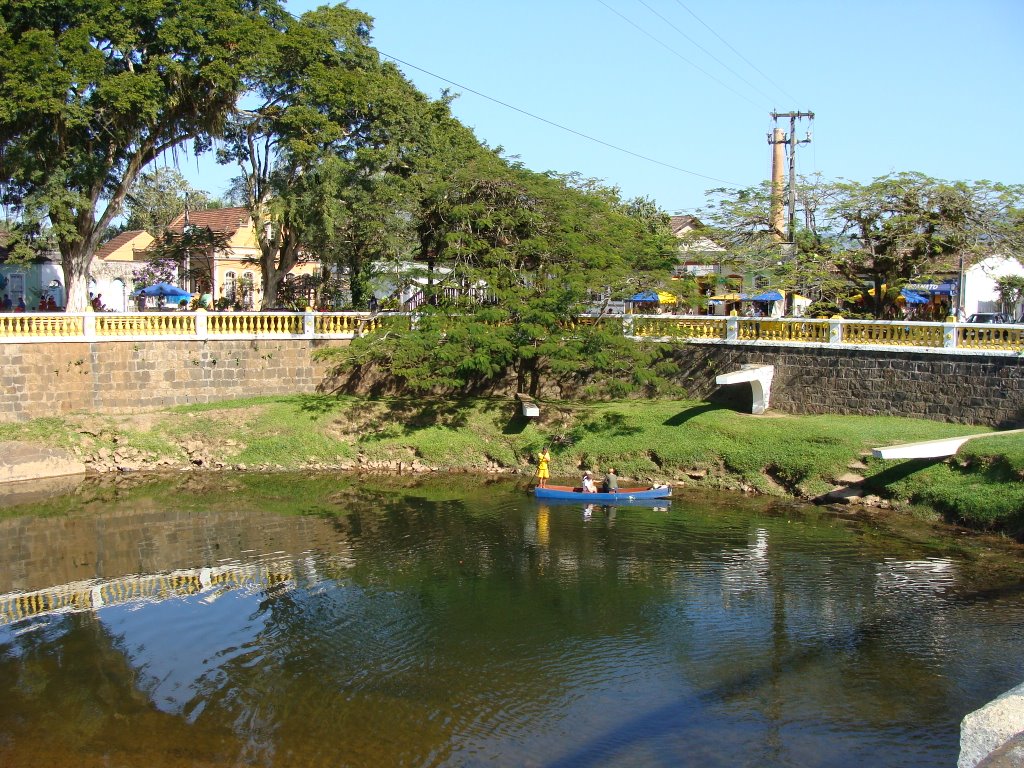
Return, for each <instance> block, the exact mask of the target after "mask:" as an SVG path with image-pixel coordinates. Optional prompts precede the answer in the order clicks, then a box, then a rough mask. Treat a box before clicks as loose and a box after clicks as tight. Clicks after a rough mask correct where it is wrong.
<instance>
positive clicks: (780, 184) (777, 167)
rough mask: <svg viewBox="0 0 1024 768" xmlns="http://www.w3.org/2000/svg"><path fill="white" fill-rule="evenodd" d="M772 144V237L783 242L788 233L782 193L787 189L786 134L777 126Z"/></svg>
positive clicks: (778, 241)
mask: <svg viewBox="0 0 1024 768" xmlns="http://www.w3.org/2000/svg"><path fill="white" fill-rule="evenodd" d="M768 141H769V143H770V144H771V145H772V212H771V225H772V237H773V238H775V242H777V243H781V242H782V239H783V237H784V236H785V234H786V219H785V217H784V216H783V213H782V195H783V191H784V189H785V187H784V184H785V182H784V180H783V178H784V177H783V170H782V166H783V163H784V162H785V158H786V146H785V145H786V134H785V133H784V132H783V130H782V129H781V128H776V129H775V130H774V131H773V132H772V134H771V135H770V136H769V137H768Z"/></svg>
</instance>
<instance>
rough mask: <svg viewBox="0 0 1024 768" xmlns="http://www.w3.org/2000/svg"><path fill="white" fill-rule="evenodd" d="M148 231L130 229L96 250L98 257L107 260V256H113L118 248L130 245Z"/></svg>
mask: <svg viewBox="0 0 1024 768" xmlns="http://www.w3.org/2000/svg"><path fill="white" fill-rule="evenodd" d="M145 231H146V230H144V229H129V230H128V231H127V232H121V233H119V234H117V235H115V236H114V237H113V238H111V239H110V240H107V242H105V243H104V244H103V245H101V246H100V247H99V248H97V249H96V257H97V258H100V259H105V258H107V256H109V255H110V254H112V253H113V252H114V251H116V250H117V249H118V248H120V247H121V246H123V245H126V244H128V243H130V242H131V241H132V240H134V239H135V238H136V237H138V236H139V235H141V234H143V233H144V232H145Z"/></svg>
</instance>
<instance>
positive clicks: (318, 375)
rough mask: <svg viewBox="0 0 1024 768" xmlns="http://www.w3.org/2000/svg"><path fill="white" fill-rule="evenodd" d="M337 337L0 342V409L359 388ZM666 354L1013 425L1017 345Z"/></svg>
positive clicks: (857, 403) (1021, 362)
mask: <svg viewBox="0 0 1024 768" xmlns="http://www.w3.org/2000/svg"><path fill="white" fill-rule="evenodd" d="M346 343H347V342H346V341H316V340H310V339H281V340H245V341H243V340H218V339H210V340H202V341H201V340H195V341H192V340H188V341H156V340H154V341H137V342H130V341H120V342H54V343H41V344H0V381H2V384H3V387H2V394H0V420H2V421H24V420H27V419H31V418H36V417H40V416H48V415H59V414H62V413H69V412H72V411H93V412H98V413H117V412H125V411H132V410H141V409H146V408H154V407H165V406H171V405H185V404H189V403H206V402H215V401H217V400H226V399H231V398H239V397H252V396H258V395H277V394H291V393H308V392H316V391H320V390H322V389H323V388H325V387H326V388H327V389H331V388H333V386H335V385H338V384H342V385H347V388H349V389H351V390H352V391H370V389H371V387H370V385H369V384H368V383H367V381H365V380H364V381H362V382H359V381H354V380H347V381H346V382H335V381H329V379H328V373H329V372H328V368H329V365H328V364H325V363H323V362H318V361H315V360H314V359H313V355H312V353H313V351H314V350H316V349H318V348H321V347H323V346H325V345H342V344H346ZM675 361H676V363H677V364H678V369H679V373H678V375H677V382H678V383H679V384H680V385H681V386H682V387H684V388H685V389H686V391H687V393H688V394H689V396H690V397H692V398H695V399H707V398H722V397H727V398H730V402H731V403H733V404H734V405H736V407H740V408H742V407H744V404H743V402H744V398H745V407H746V408H749V407H750V389H749V385H742V384H741V385H735V386H731V387H725V388H720V387H718V386H717V385H716V384H715V377H716V376H717V375H718V374H721V373H729V372H731V371H736V370H739V368H740V367H741V366H742V365H744V364H763V365H773V366H775V376H774V380H773V384H772V399H771V409H772V410H773V411H777V412H783V413H794V414H860V415H870V416H878V415H882V416H911V417H919V418H926V419H933V420H936V421H948V422H958V423H964V424H984V425H989V426H993V427H999V428H1011V427H1020V426H1024V356H1020V355H983V354H963V353H932V352H915V351H913V350H911V349H906V350H878V349H864V348H830V347H822V346H806V347H802V346H782V345H771V344H766V343H764V342H760V343H758V344H756V345H755V344H742V343H738V344H697V343H694V344H687V345H685V346H683V347H682V348H681V349H680V350H679V351H678V352H676V353H675ZM562 384H563V385H559V384H558V383H555V386H554V387H552V388H551V389H550V390H548V391H547V392H545V393H543V394H552V395H554V394H555V393H560V394H561V395H562V396H569V397H571V396H573V392H574V387H573V385H571V384H569V383H568V382H563V383H562ZM377 385H378V386H379V385H380V382H377ZM509 386H512V385H511V384H510V385H509ZM725 390H732V391H730V392H728V393H727V392H726V391H725ZM744 391H745V395H744ZM494 394H497V393H494ZM504 394H508V395H510V396H511V395H512V394H514V392H513V391H512V390H509V391H508V392H505V393H504Z"/></svg>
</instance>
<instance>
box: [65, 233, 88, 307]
mask: <svg viewBox="0 0 1024 768" xmlns="http://www.w3.org/2000/svg"><path fill="white" fill-rule="evenodd" d="M83 250H84V245H83V244H82V243H81V241H80V242H79V243H78V244H77V247H75V246H73V247H72V248H71V249H70V252H69V253H63V254H61V269H62V271H63V272H64V290H65V292H66V294H67V306H66V307H65V311H67V312H85V311H86V310H87V309H88V308H89V307H90V306H91V305H90V303H89V263H90V262H91V261H92V259H91V258H88V259H87V258H86V257H85V255H84V254H83V253H82V251H83Z"/></svg>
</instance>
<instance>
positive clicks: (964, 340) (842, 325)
mask: <svg viewBox="0 0 1024 768" xmlns="http://www.w3.org/2000/svg"><path fill="white" fill-rule="evenodd" d="M600 320H601V322H603V323H608V322H615V323H619V322H621V323H622V332H623V334H624V335H626V336H628V337H630V338H634V339H639V340H648V341H670V340H682V341H689V342H697V343H712V344H713V343H730V342H737V343H743V344H758V343H768V344H787V345H788V344H792V345H808V344H817V345H825V346H869V347H886V348H903V349H916V350H954V349H955V350H962V351H971V352H986V353H1000V354H1006V353H1014V354H1024V325H1010V324H1007V325H1002V324H1000V325H993V324H975V325H968V324H966V323H957V322H944V323H921V322H901V321H889V320H844V319H842V318H830V319H816V318H801V317H781V318H751V317H737V316H729V317H722V316H712V315H625V316H622V315H620V316H614V315H610V316H605V317H602V318H600ZM594 322H597V320H596V319H595V318H593V317H592V316H588V315H582V316H580V317H579V318H578V321H577V323H576V324H572V325H571V326H570V329H571V328H574V327H578V326H582V325H587V324H592V323H594ZM390 327H396V328H397V327H401V328H402V329H403V330H409V329H412V328H415V327H416V317H415V315H410V314H409V313H399V312H382V313H369V312H312V311H309V312H205V311H202V310H200V311H198V312H122V313H116V312H84V313H70V314H65V313H36V312H29V313H24V312H18V313H0V343H38V342H55V341H67V342H76V341H77V342H80V341H155V340H181V339H185V340H188V339H194V340H206V339H353V338H356V337H359V336H365V335H367V334H369V333H373V332H375V331H378V330H381V329H382V328H390Z"/></svg>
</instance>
